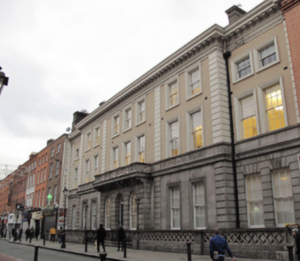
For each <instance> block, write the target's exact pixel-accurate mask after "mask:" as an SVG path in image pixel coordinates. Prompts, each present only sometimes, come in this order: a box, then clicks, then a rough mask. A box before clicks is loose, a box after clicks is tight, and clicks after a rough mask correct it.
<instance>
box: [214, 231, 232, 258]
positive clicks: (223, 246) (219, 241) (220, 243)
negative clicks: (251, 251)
mask: <svg viewBox="0 0 300 261" xmlns="http://www.w3.org/2000/svg"><path fill="white" fill-rule="evenodd" d="M214 234H215V235H214V237H212V238H211V240H210V242H209V255H210V257H211V259H212V260H214V261H224V260H225V251H227V253H228V255H229V256H230V257H231V258H232V260H233V261H234V260H235V257H234V256H233V254H232V252H231V250H230V248H229V246H228V244H227V241H226V239H225V238H224V237H222V236H221V230H220V229H219V228H218V227H217V228H215V230H214Z"/></svg>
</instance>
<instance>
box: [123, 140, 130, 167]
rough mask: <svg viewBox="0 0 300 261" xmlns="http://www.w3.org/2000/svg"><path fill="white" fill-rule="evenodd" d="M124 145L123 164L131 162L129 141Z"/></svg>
mask: <svg viewBox="0 0 300 261" xmlns="http://www.w3.org/2000/svg"><path fill="white" fill-rule="evenodd" d="M124 147H125V165H126V166H127V165H129V164H130V163H131V141H128V142H126V143H125V144H124Z"/></svg>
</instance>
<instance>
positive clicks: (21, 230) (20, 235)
mask: <svg viewBox="0 0 300 261" xmlns="http://www.w3.org/2000/svg"><path fill="white" fill-rule="evenodd" d="M19 233H20V234H19V240H20V242H21V241H22V235H23V229H22V228H20V230H19Z"/></svg>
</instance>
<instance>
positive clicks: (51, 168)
mask: <svg viewBox="0 0 300 261" xmlns="http://www.w3.org/2000/svg"><path fill="white" fill-rule="evenodd" d="M52 173H53V163H51V164H50V173H49V179H51V178H52Z"/></svg>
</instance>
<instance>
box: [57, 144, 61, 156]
mask: <svg viewBox="0 0 300 261" xmlns="http://www.w3.org/2000/svg"><path fill="white" fill-rule="evenodd" d="M60 147H61V144H60V143H59V144H58V146H57V154H58V153H59V152H60Z"/></svg>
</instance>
